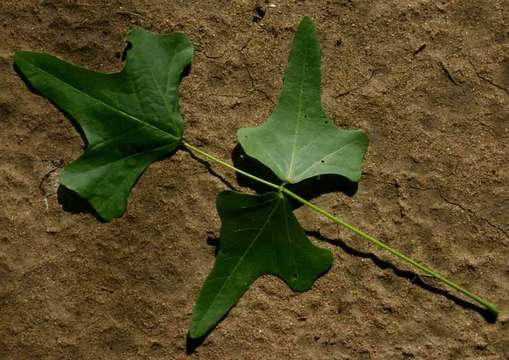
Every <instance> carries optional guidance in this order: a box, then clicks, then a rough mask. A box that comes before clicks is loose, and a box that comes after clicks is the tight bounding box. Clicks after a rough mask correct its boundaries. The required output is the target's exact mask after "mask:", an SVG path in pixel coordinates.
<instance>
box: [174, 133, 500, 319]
mask: <svg viewBox="0 0 509 360" xmlns="http://www.w3.org/2000/svg"><path fill="white" fill-rule="evenodd" d="M182 145H183V146H184V147H185V148H186V149H188V150H189V151H191V152H194V153H197V154H200V155H202V156H205V157H206V158H208V159H210V160H213V161H215V162H217V163H218V164H220V165H222V166H224V167H226V168H228V169H230V170H233V171H235V172H237V173H239V174H242V175H244V176H246V177H248V178H250V179H253V180H255V181H258V182H260V183H262V184H264V185H267V186H269V187H271V188H273V189H275V190H277V191H278V192H280V193H281V192H283V193H285V194H286V195H288V196H289V197H291V198H293V199H295V200H297V201H298V202H300V203H301V204H303V205H305V206H307V207H308V208H310V209H311V210H313V211H315V212H317V213H319V214H320V215H323V216H325V217H326V218H327V219H329V220H331V221H333V222H334V223H336V224H338V225H340V226H342V227H344V228H346V229H348V230H350V231H351V232H353V233H354V234H356V235H358V236H360V237H362V238H363V239H365V240H367V241H369V242H370V243H371V244H373V245H375V246H377V247H379V248H381V249H383V250H385V251H387V252H389V253H390V254H392V255H394V256H396V257H397V258H399V259H400V260H402V261H403V262H405V263H407V264H408V265H410V266H413V267H414V268H416V269H419V270H420V271H422V272H423V273H425V274H426V275H429V276H431V277H433V278H435V279H437V280H439V281H441V282H442V283H444V284H445V285H447V286H449V287H450V288H452V289H454V290H456V291H458V292H460V293H462V294H463V295H465V296H466V297H468V298H470V299H472V300H474V301H476V302H477V303H479V304H481V305H482V306H483V307H484V308H485V309H486V310H487V311H488V312H489V313H490V314H491V315H493V316H494V317H495V318H496V317H497V316H498V309H497V306H496V305H495V304H493V303H491V302H489V301H487V300H486V299H484V298H482V297H480V296H479V295H476V294H474V293H472V292H470V291H468V290H466V289H465V288H463V287H461V286H460V285H458V284H457V283H455V282H454V281H452V280H449V279H448V278H446V277H445V276H444V275H442V274H440V273H439V272H437V271H435V270H433V269H432V268H430V267H428V266H427V265H424V264H422V263H419V262H417V261H416V260H414V259H412V258H411V257H409V256H407V255H405V254H403V253H401V252H399V251H398V250H396V249H394V248H392V247H391V246H389V245H387V244H386V243H384V242H383V241H381V240H378V239H376V238H374V237H373V236H371V235H369V234H367V233H365V232H364V231H362V230H360V229H358V228H356V227H355V226H353V225H350V224H348V223H346V222H345V221H343V220H341V219H339V218H338V217H336V216H334V215H333V214H331V213H329V212H328V211H326V210H324V209H322V208H320V207H318V206H317V205H315V204H313V203H312V202H310V201H308V200H306V199H304V198H302V197H300V196H299V195H297V194H295V193H293V192H292V191H290V190H288V189H287V188H285V187H284V186H285V183H283V184H281V185H276V184H274V183H271V182H270V181H267V180H264V179H262V178H259V177H257V176H255V175H252V174H250V173H248V172H246V171H244V170H241V169H238V168H236V167H235V166H233V165H230V164H228V163H227V162H225V161H223V160H221V159H219V158H218V157H216V156H214V155H211V154H209V153H207V152H205V151H203V150H201V149H199V148H197V147H196V146H193V145H191V144H189V143H188V142H186V141H184V140H183V141H182Z"/></svg>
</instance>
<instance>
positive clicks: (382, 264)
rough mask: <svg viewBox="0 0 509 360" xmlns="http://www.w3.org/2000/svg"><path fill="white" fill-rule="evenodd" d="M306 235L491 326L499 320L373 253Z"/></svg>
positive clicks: (311, 233)
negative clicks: (388, 273)
mask: <svg viewBox="0 0 509 360" xmlns="http://www.w3.org/2000/svg"><path fill="white" fill-rule="evenodd" d="M306 235H308V236H310V237H313V238H315V239H317V240H320V241H324V242H326V243H329V244H331V245H334V246H336V247H338V248H340V249H341V250H343V251H344V252H346V253H347V254H348V255H351V256H355V257H359V258H362V259H369V260H371V261H372V262H373V263H374V264H375V265H376V266H378V267H379V268H380V269H382V270H387V269H388V270H391V271H392V272H393V273H394V274H395V275H396V276H398V277H400V278H404V279H406V280H408V281H410V283H412V284H413V285H416V286H418V287H420V288H421V289H424V290H426V291H429V292H431V293H433V294H436V295H441V296H444V297H445V298H446V299H448V300H450V301H452V302H454V303H455V304H456V305H458V306H460V307H461V308H463V309H465V310H470V311H475V312H477V313H479V314H480V315H481V316H482V317H483V318H484V320H486V321H487V322H488V323H490V324H494V323H495V322H496V320H497V317H496V315H494V314H493V313H492V312H490V311H488V310H486V309H485V308H483V307H481V306H478V305H476V304H473V303H471V302H469V301H466V300H463V299H461V298H459V297H457V296H456V295H453V294H451V293H449V292H448V291H447V290H444V289H440V288H438V287H436V286H433V285H430V284H428V283H427V282H426V281H424V279H423V276H421V275H419V274H417V273H415V272H413V271H409V270H402V269H400V268H398V267H397V266H395V265H394V264H393V263H391V262H389V261H386V260H382V259H380V258H379V257H378V256H376V255H374V254H373V253H369V252H363V251H359V250H356V249H354V248H352V247H350V246H349V245H347V244H346V243H345V242H344V241H343V240H341V239H330V238H328V237H326V236H324V235H322V234H321V233H320V232H319V231H306Z"/></svg>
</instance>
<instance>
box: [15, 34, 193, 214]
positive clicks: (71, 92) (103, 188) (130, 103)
mask: <svg viewBox="0 0 509 360" xmlns="http://www.w3.org/2000/svg"><path fill="white" fill-rule="evenodd" d="M127 40H128V42H129V43H130V46H131V48H130V49H129V50H128V53H127V62H126V65H125V67H124V69H123V70H122V71H121V72H119V73H114V74H104V73H98V72H94V71H90V70H86V69H83V68H80V67H77V66H75V65H72V64H69V63H67V62H64V61H62V60H59V59H57V58H56V57H53V56H50V55H47V54H41V53H33V52H18V53H16V57H15V65H16V67H17V69H18V71H19V72H20V73H21V75H22V76H23V77H24V79H25V81H27V82H28V83H29V84H30V85H31V86H32V87H33V88H35V90H37V92H39V93H40V94H42V95H43V96H45V97H47V98H48V99H50V100H51V101H52V102H53V103H55V104H56V105H57V106H58V107H59V108H60V109H61V110H63V111H64V112H65V113H67V114H69V115H70V117H71V118H72V119H74V120H75V121H76V122H77V123H78V124H79V126H80V127H81V129H82V130H83V132H84V135H85V137H86V140H87V142H88V144H87V147H86V151H85V153H84V154H83V155H82V156H81V157H80V158H79V159H78V160H76V161H74V162H72V163H70V164H69V165H67V166H66V167H65V169H64V171H63V172H62V174H61V177H60V182H61V183H62V184H63V185H64V186H66V187H67V188H69V189H71V190H73V191H75V192H77V193H78V194H80V195H81V196H82V197H83V198H85V199H87V200H88V201H89V202H90V204H91V205H92V206H93V207H94V209H95V210H96V211H97V213H98V215H99V216H100V217H102V218H103V219H105V220H108V221H109V220H111V219H113V218H115V217H119V216H121V215H122V214H123V213H124V211H125V209H126V206H127V198H128V197H129V193H130V191H131V188H132V187H133V186H134V184H135V182H136V180H137V179H138V177H139V176H140V175H141V174H142V172H143V171H144V170H145V168H146V167H147V166H148V165H149V164H150V163H152V162H153V161H155V160H156V159H158V158H161V157H163V156H165V155H168V154H170V153H172V152H173V151H174V150H175V149H176V148H177V146H178V145H179V144H180V141H181V138H182V119H181V115H180V112H179V105H178V95H179V94H178V88H179V83H180V78H181V75H182V71H183V70H184V68H185V67H186V66H187V65H189V64H190V62H191V58H192V53H193V48H192V44H191V43H190V41H189V40H188V39H187V37H186V36H185V35H183V34H179V33H174V34H167V35H156V34H153V33H150V32H148V31H145V30H143V29H134V30H132V31H131V32H130V33H129V35H128V37H127Z"/></svg>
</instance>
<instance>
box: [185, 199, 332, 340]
mask: <svg viewBox="0 0 509 360" xmlns="http://www.w3.org/2000/svg"><path fill="white" fill-rule="evenodd" d="M217 209H218V212H219V216H220V217H221V221H222V227H221V239H220V246H219V253H218V255H217V258H216V262H215V265H214V268H213V269H212V272H211V273H210V274H209V276H208V277H207V280H205V283H204V284H203V287H202V290H201V292H200V294H199V296H198V300H197V301H196V304H195V306H194V309H193V317H192V321H191V327H190V330H189V335H190V336H191V337H192V338H199V337H202V336H204V335H206V334H207V333H208V331H210V330H211V329H212V328H213V327H214V326H215V325H216V324H217V323H218V322H219V321H220V320H221V319H222V318H223V317H224V316H225V315H226V314H227V312H228V311H229V310H230V308H231V307H232V306H233V305H235V303H236V302H237V301H238V300H239V298H240V297H241V296H242V294H244V292H245V291H246V290H247V289H248V288H249V286H250V285H251V284H252V283H253V282H254V281H255V280H256V279H257V278H258V277H260V276H262V275H264V274H273V275H277V276H279V277H280V278H282V279H283V280H284V281H285V282H286V283H287V284H288V285H289V286H290V287H291V288H292V289H294V290H298V291H305V290H308V289H309V288H311V286H312V285H313V282H314V281H315V280H316V278H318V276H320V275H321V274H322V273H324V272H325V271H327V270H328V269H329V267H330V266H331V264H332V260H333V259H332V254H331V252H330V251H329V250H326V249H320V248H318V247H316V246H314V245H313V244H312V243H311V242H310V241H309V239H308V238H307V237H306V235H305V233H304V230H303V229H302V228H301V226H300V225H299V223H298V222H297V219H296V218H295V216H294V215H293V212H292V209H291V207H290V204H289V203H288V200H287V199H286V198H285V197H284V196H283V195H282V194H281V193H279V192H272V193H268V194H265V195H261V196H259V195H247V194H242V193H237V192H233V191H224V192H222V193H220V194H219V195H218V198H217Z"/></svg>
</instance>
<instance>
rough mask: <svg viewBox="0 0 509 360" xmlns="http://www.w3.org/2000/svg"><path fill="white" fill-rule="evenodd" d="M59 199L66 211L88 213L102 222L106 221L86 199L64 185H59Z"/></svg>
mask: <svg viewBox="0 0 509 360" xmlns="http://www.w3.org/2000/svg"><path fill="white" fill-rule="evenodd" d="M57 201H58V203H59V204H60V205H61V206H62V209H64V211H65V212H69V213H71V214H81V213H88V214H92V215H94V216H95V218H96V219H97V220H99V221H100V222H103V223H104V222H105V221H104V219H102V218H101V216H99V214H98V213H97V211H95V209H94V208H93V207H92V205H90V203H89V202H88V201H87V200H86V199H84V198H82V197H81V196H80V195H79V194H78V193H76V192H75V191H72V190H71V189H68V188H66V187H65V186H63V185H59V186H58V189H57Z"/></svg>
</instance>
